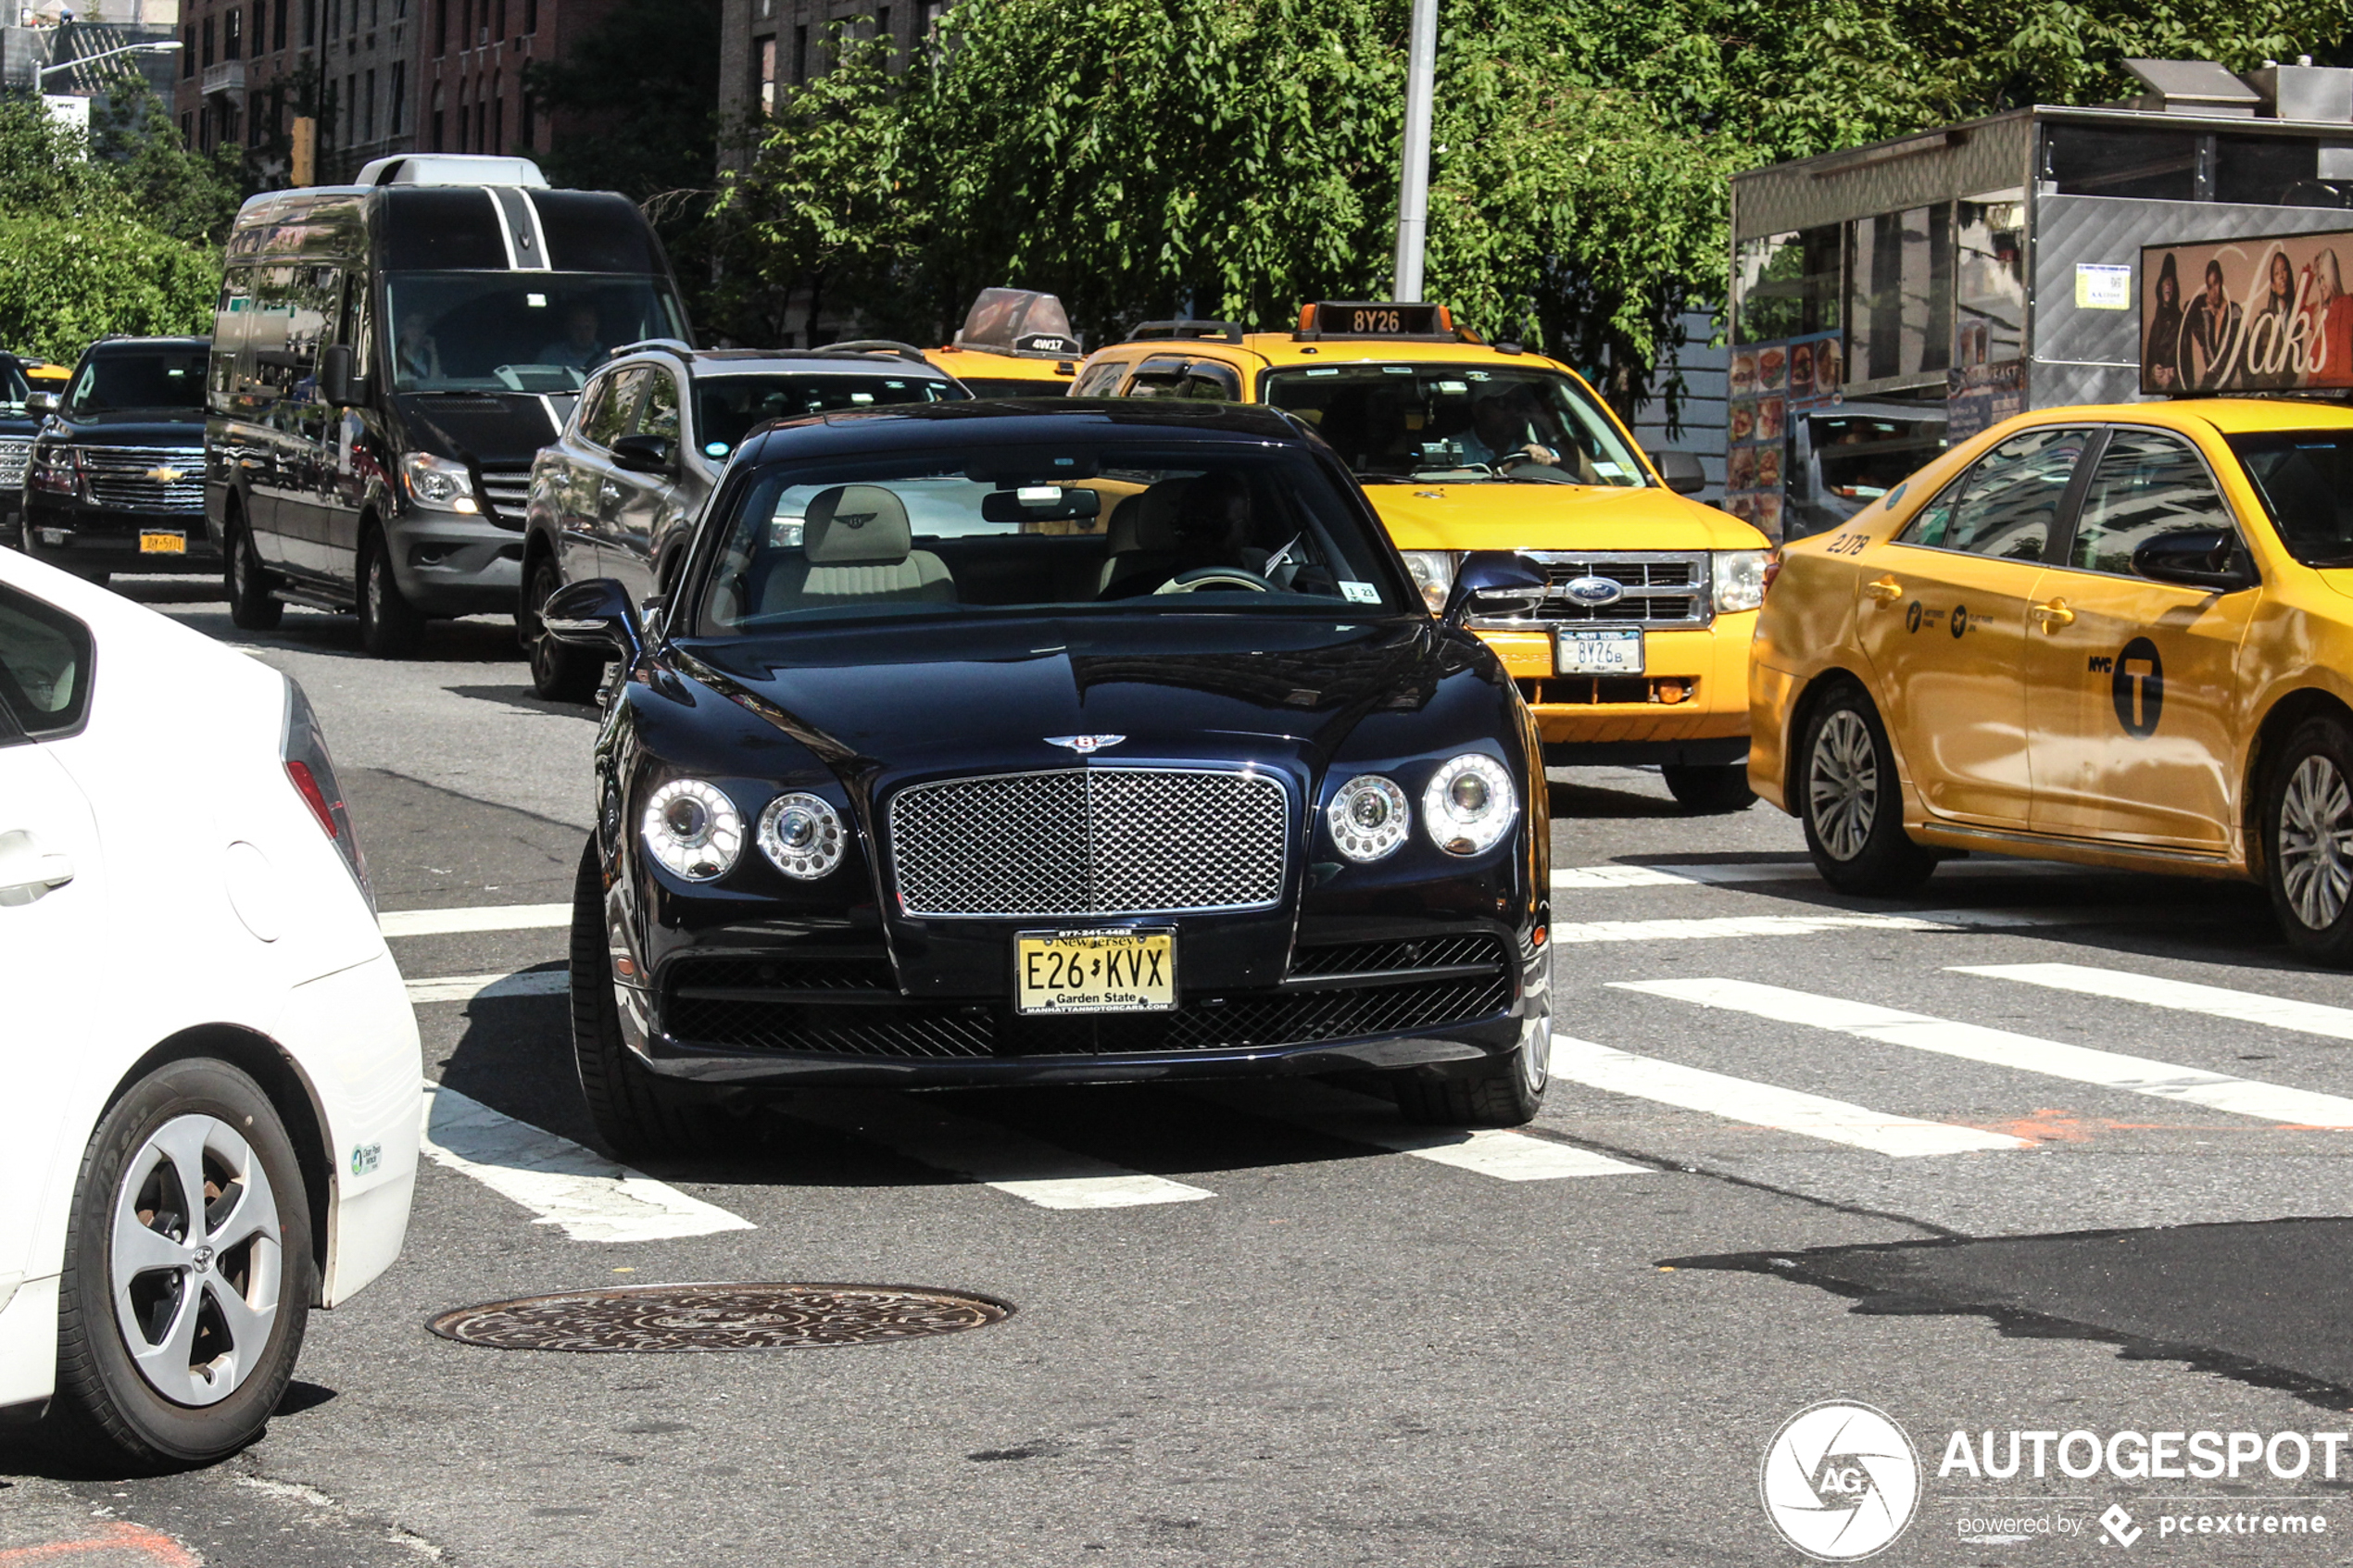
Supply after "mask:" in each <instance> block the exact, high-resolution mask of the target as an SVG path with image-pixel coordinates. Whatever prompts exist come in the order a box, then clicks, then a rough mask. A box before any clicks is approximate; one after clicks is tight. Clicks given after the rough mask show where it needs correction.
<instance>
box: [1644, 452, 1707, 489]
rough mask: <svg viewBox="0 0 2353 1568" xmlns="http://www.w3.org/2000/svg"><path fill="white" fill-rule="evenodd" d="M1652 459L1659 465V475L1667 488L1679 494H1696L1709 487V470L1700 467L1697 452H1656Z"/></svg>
mask: <svg viewBox="0 0 2353 1568" xmlns="http://www.w3.org/2000/svg"><path fill="white" fill-rule="evenodd" d="M1651 460H1652V461H1653V462H1655V463H1656V464H1657V465H1658V477H1659V478H1661V479H1663V480H1665V481H1666V482H1667V488H1668V489H1669V490H1672V491H1673V492H1675V494H1676V495H1698V494H1699V493H1700V492H1701V491H1703V490H1705V489H1706V488H1707V470H1705V469H1704V468H1702V467H1700V462H1699V454H1698V453H1696V452H1654V453H1652V454H1651Z"/></svg>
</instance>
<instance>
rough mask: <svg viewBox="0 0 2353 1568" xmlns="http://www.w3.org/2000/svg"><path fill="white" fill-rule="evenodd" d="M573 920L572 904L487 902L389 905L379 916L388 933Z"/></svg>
mask: <svg viewBox="0 0 2353 1568" xmlns="http://www.w3.org/2000/svg"><path fill="white" fill-rule="evenodd" d="M570 924H572V906H571V905H570V904H484V905H481V906H478V907H476V908H472V909H389V910H386V911H385V912H384V913H383V914H381V915H378V916H377V917H376V929H377V930H379V931H381V932H383V933H384V935H385V936H387V937H397V936H449V935H459V934H462V933H465V932H472V931H547V930H550V929H553V928H555V927H558V926H569V925H570Z"/></svg>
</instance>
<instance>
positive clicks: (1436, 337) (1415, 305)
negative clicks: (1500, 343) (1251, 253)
mask: <svg viewBox="0 0 2353 1568" xmlns="http://www.w3.org/2000/svg"><path fill="white" fill-rule="evenodd" d="M1294 335H1296V336H1298V337H1302V338H1306V339H1309V340H1311V341H1320V340H1322V339H1325V338H1353V337H1378V338H1405V339H1412V340H1418V341H1420V342H1424V343H1477V342H1478V341H1479V338H1478V333H1477V332H1472V331H1471V330H1470V329H1469V328H1467V327H1458V326H1456V325H1455V324H1454V313H1453V311H1452V310H1449V309H1447V308H1446V307H1444V306H1442V305H1430V304H1426V303H1424V302H1422V301H1418V300H1416V301H1411V302H1408V301H1403V300H1389V301H1383V300H1372V299H1319V300H1317V301H1315V303H1314V304H1312V305H1308V306H1305V307H1302V308H1301V310H1300V312H1299V331H1298V332H1296V333H1295V334H1294Z"/></svg>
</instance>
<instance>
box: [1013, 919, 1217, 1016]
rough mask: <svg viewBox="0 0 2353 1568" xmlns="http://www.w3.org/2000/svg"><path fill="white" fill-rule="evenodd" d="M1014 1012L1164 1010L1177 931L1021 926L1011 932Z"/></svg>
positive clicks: (1170, 1000) (1172, 993)
mask: <svg viewBox="0 0 2353 1568" xmlns="http://www.w3.org/2000/svg"><path fill="white" fill-rule="evenodd" d="M1013 1006H1014V1010H1016V1011H1018V1012H1168V1011H1170V1010H1174V1009H1175V1007H1176V933H1175V932H1173V931H1167V930H1136V929H1123V930H1117V931H1026V932H1023V933H1022V934H1021V935H1017V936H1015V937H1014V938H1013Z"/></svg>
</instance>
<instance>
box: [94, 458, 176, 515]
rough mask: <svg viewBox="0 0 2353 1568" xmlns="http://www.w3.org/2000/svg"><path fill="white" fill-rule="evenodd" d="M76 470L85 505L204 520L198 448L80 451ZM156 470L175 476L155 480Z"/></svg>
mask: <svg viewBox="0 0 2353 1568" xmlns="http://www.w3.org/2000/svg"><path fill="white" fill-rule="evenodd" d="M81 452H82V475H83V478H84V482H85V483H87V484H88V485H89V487H90V499H91V501H92V502H93V503H94V504H95V505H97V506H101V507H116V508H120V509H122V510H124V511H132V512H185V513H187V514H189V515H190V516H193V517H201V516H202V515H204V448H203V447H201V446H84V447H82V448H81ZM157 470H178V472H179V475H180V477H179V478H177V479H173V480H169V481H167V480H159V479H157V478H154V477H153V475H154V474H155V472H156V471H157Z"/></svg>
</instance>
